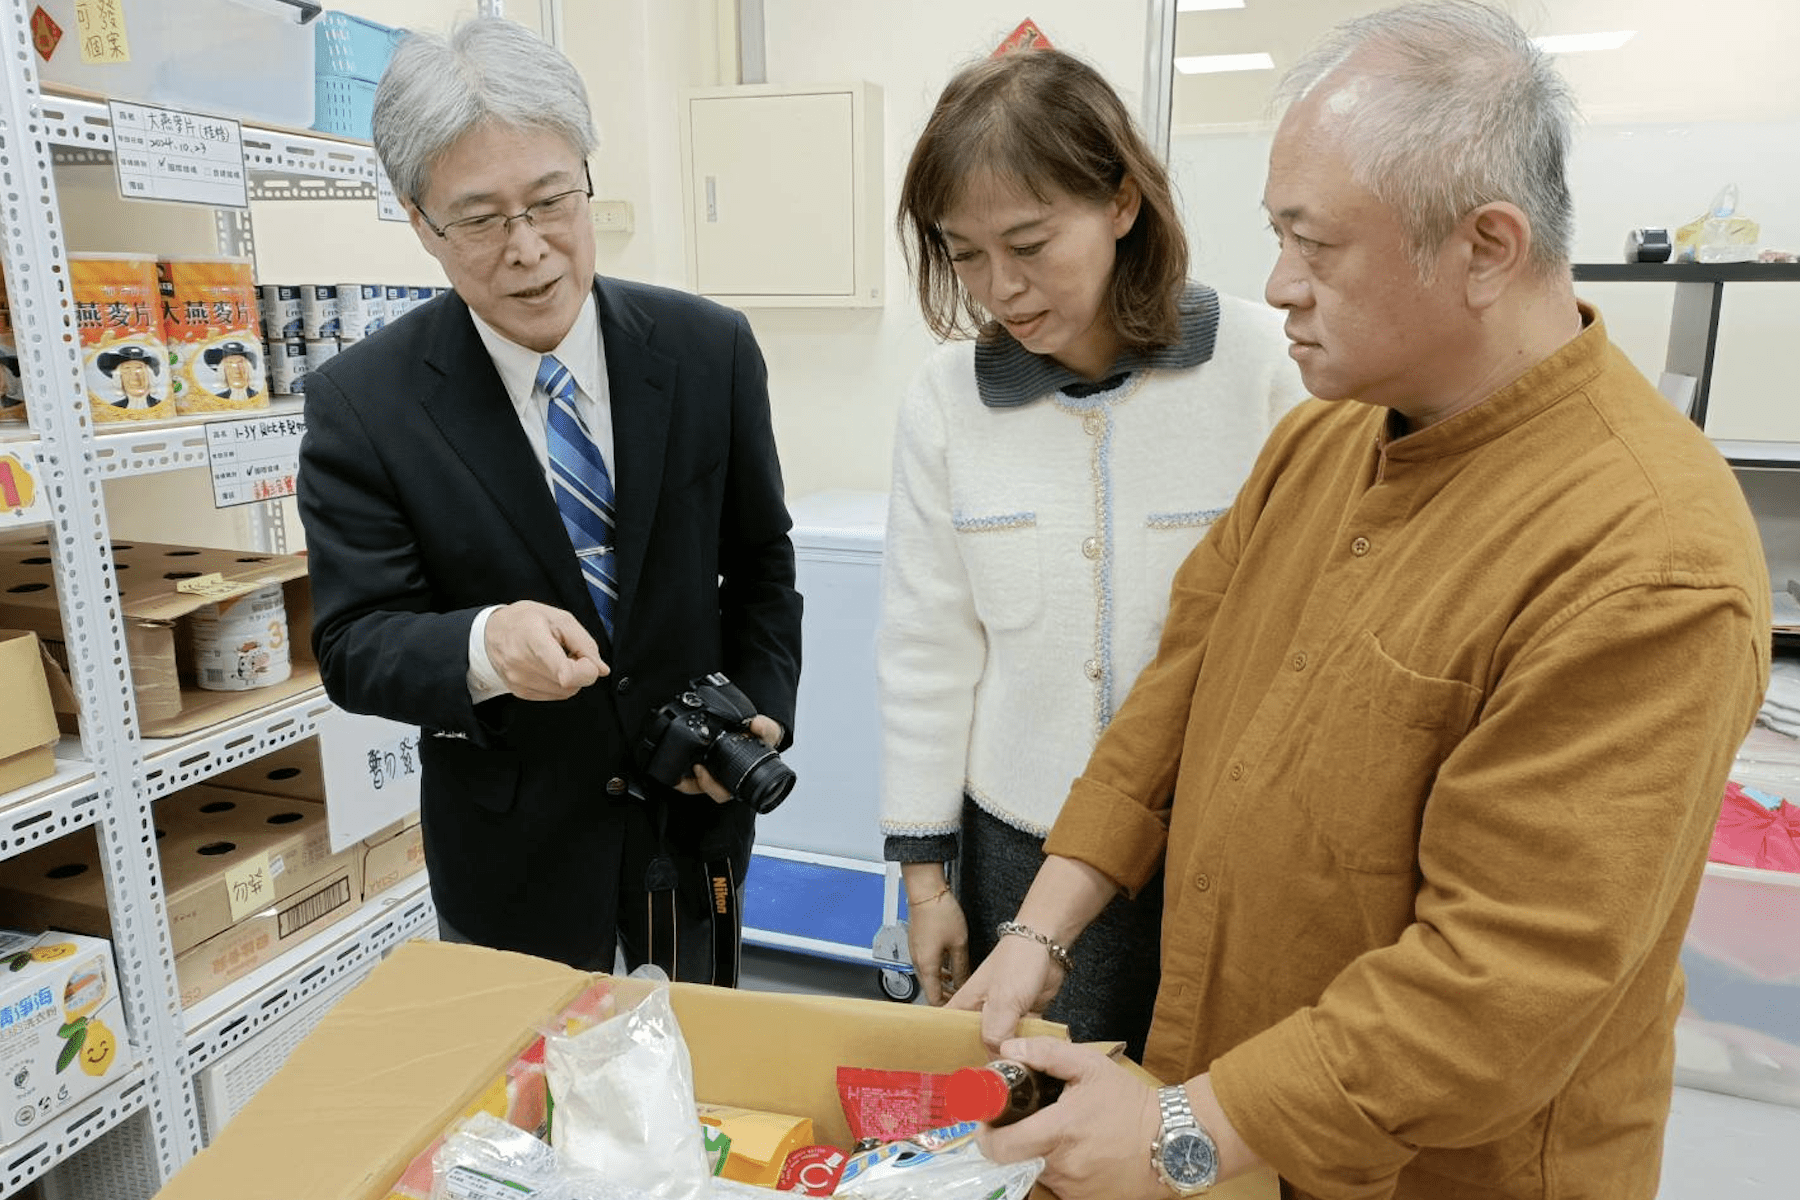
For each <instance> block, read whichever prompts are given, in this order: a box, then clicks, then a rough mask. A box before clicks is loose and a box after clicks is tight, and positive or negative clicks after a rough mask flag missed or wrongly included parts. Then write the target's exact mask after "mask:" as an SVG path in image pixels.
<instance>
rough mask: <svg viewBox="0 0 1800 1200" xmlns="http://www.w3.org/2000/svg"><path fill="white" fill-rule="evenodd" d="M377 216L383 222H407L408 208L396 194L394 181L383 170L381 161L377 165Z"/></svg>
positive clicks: (377, 161)
mask: <svg viewBox="0 0 1800 1200" xmlns="http://www.w3.org/2000/svg"><path fill="white" fill-rule="evenodd" d="M375 215H376V216H377V217H378V218H380V219H381V220H383V221H404V220H406V208H405V206H404V205H402V204H401V203H400V197H399V196H398V195H396V194H395V193H394V181H393V180H391V179H389V178H388V174H387V172H386V171H384V170H382V169H381V162H380V160H379V159H378V160H376V163H375Z"/></svg>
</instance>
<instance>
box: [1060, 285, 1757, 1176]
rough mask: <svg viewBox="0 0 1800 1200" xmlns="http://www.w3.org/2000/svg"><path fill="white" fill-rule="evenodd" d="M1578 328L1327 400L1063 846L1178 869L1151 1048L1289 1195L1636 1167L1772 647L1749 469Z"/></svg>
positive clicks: (1208, 590) (1170, 655) (1652, 1168)
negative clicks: (1409, 423)
mask: <svg viewBox="0 0 1800 1200" xmlns="http://www.w3.org/2000/svg"><path fill="white" fill-rule="evenodd" d="M1582 311H1583V317H1584V319H1585V321H1586V328H1585V329H1584V331H1583V332H1582V333H1581V334H1580V335H1578V336H1577V337H1576V338H1575V339H1574V340H1572V341H1571V342H1569V343H1568V344H1567V345H1565V346H1564V347H1562V348H1561V349H1560V350H1558V351H1557V352H1556V353H1555V354H1553V355H1552V356H1551V357H1549V358H1548V359H1546V360H1544V361H1543V362H1541V363H1539V364H1538V365H1537V366H1535V367H1534V368H1532V369H1531V370H1530V371H1528V372H1527V373H1526V374H1525V375H1524V376H1522V377H1521V378H1520V379H1518V380H1517V381H1515V382H1514V383H1512V384H1511V385H1509V386H1507V387H1506V388H1504V389H1502V390H1501V391H1499V392H1497V393H1495V394H1494V395H1492V396H1490V397H1488V398H1487V399H1486V400H1484V401H1483V402H1482V403H1480V404H1478V405H1476V406H1475V407H1473V408H1471V409H1468V410H1466V411H1464V412H1462V413H1459V414H1457V415H1456V416H1454V417H1451V418H1449V419H1447V420H1445V421H1442V422H1440V423H1438V424H1436V425H1433V426H1431V427H1429V428H1426V429H1423V430H1420V431H1418V432H1416V433H1412V434H1410V435H1409V436H1404V437H1398V438H1390V436H1389V424H1388V422H1389V419H1390V414H1389V412H1388V410H1387V409H1385V408H1376V407H1371V406H1365V405H1362V404H1358V403H1354V402H1350V403H1323V402H1319V401H1311V402H1308V403H1307V404H1304V405H1302V406H1301V407H1300V408H1298V409H1296V410H1295V411H1294V412H1293V413H1292V414H1290V416H1289V417H1288V418H1287V419H1286V420H1285V421H1283V423H1282V424H1281V426H1280V427H1278V428H1277V430H1276V431H1275V433H1274V435H1273V436H1272V437H1271V439H1270V441H1269V443H1268V445H1267V446H1266V447H1265V448H1264V450H1263V453H1262V455H1261V458H1260V459H1259V461H1258V464H1257V466H1256V468H1255V471H1254V473H1253V474H1252V475H1251V477H1250V479H1249V480H1248V482H1247V483H1246V484H1245V485H1244V488H1243V490H1242V492H1241V493H1240V494H1239V497H1238V499H1237V501H1236V503H1235V504H1234V505H1233V506H1232V509H1231V511H1230V513H1229V514H1227V516H1226V517H1224V518H1223V519H1221V520H1220V521H1219V522H1218V523H1217V524H1216V525H1215V526H1214V527H1213V529H1212V530H1211V531H1210V532H1209V534H1208V535H1207V537H1206V539H1205V540H1204V541H1203V542H1202V543H1201V544H1200V545H1199V546H1198V547H1196V548H1195V550H1194V552H1193V554H1192V555H1191V556H1190V557H1189V559H1188V560H1187V562H1186V563H1185V564H1184V565H1183V566H1182V567H1181V569H1180V571H1179V572H1178V574H1177V575H1176V578H1175V584H1174V589H1173V599H1172V608H1171V611H1170V614H1169V617H1168V622H1167V625H1166V627H1165V630H1164V633H1163V636H1162V640H1161V643H1160V647H1159V650H1158V653H1157V656H1156V658H1155V660H1154V661H1153V662H1152V663H1151V664H1150V666H1149V667H1147V668H1146V669H1145V670H1144V672H1143V673H1142V674H1141V675H1140V676H1139V679H1138V681H1137V684H1136V685H1135V687H1134V689H1133V690H1132V692H1131V694H1130V696H1129V697H1128V698H1127V699H1126V701H1125V703H1124V704H1123V706H1122V707H1121V709H1120V711H1119V713H1118V715H1117V716H1116V717H1115V719H1114V721H1113V723H1112V725H1111V727H1110V728H1109V729H1108V730H1107V732H1106V734H1105V735H1104V736H1103V737H1102V738H1101V740H1100V742H1099V744H1098V745H1097V747H1096V748H1095V751H1094V755H1093V757H1092V759H1091V760H1090V762H1089V763H1088V766H1087V769H1086V772H1085V773H1084V774H1083V775H1082V776H1081V777H1080V778H1079V779H1077V780H1076V782H1075V784H1074V786H1073V788H1072V790H1071V793H1070V796H1069V799H1068V802H1067V804H1066V805H1065V807H1064V808H1063V810H1062V814H1061V816H1060V817H1059V819H1058V820H1057V822H1056V825H1055V827H1054V828H1053V829H1052V831H1051V835H1050V838H1049V841H1048V842H1047V844H1046V847H1045V848H1046V850H1047V851H1049V852H1050V853H1053V854H1061V855H1066V856H1069V857H1072V858H1076V859H1079V860H1082V861H1084V862H1087V863H1089V864H1091V865H1093V866H1095V867H1097V868H1098V869H1100V870H1101V871H1103V872H1104V873H1106V874H1107V875H1108V876H1109V877H1111V878H1112V879H1113V880H1115V881H1116V882H1117V883H1119V884H1120V885H1121V886H1123V887H1125V888H1126V889H1128V890H1133V891H1135V890H1136V889H1137V888H1138V887H1139V886H1141V885H1142V884H1144V883H1145V882H1146V881H1148V879H1149V878H1150V877H1151V875H1152V874H1153V873H1154V871H1155V870H1156V868H1157V867H1158V866H1159V865H1163V864H1164V863H1165V861H1166V866H1167V871H1168V875H1167V881H1166V888H1167V892H1166V901H1165V912H1164V925H1163V953H1162V972H1163V983H1162V988H1161V991H1160V992H1159V994H1158V998H1157V1007H1156V1017H1155V1022H1154V1024H1153V1026H1152V1028H1151V1033H1150V1044H1149V1048H1148V1051H1147V1055H1146V1066H1148V1067H1149V1069H1150V1070H1151V1071H1152V1072H1154V1073H1155V1074H1156V1075H1158V1076H1159V1077H1161V1078H1163V1079H1167V1080H1176V1079H1186V1078H1191V1077H1192V1076H1194V1075H1197V1074H1199V1073H1201V1072H1203V1071H1206V1070H1208V1069H1210V1070H1211V1071H1212V1075H1213V1081H1214V1086H1215V1088H1216V1089H1217V1092H1218V1096H1219V1100H1220V1103H1221V1104H1222V1105H1223V1107H1224V1109H1225V1112H1226V1114H1227V1115H1228V1116H1229V1117H1230V1119H1231V1121H1232V1122H1233V1124H1234V1125H1236V1126H1237V1128H1238V1129H1239V1131H1240V1132H1241V1133H1242V1134H1243V1136H1244V1137H1245V1139H1246V1140H1247V1141H1248V1142H1249V1143H1250V1145H1251V1147H1252V1148H1254V1149H1255V1150H1256V1151H1257V1152H1258V1153H1259V1154H1261V1155H1262V1156H1263V1157H1264V1158H1265V1159H1267V1160H1268V1161H1269V1162H1270V1163H1271V1164H1272V1165H1273V1166H1274V1167H1275V1169H1276V1170H1277V1171H1278V1172H1279V1173H1280V1174H1281V1175H1282V1177H1283V1178H1284V1179H1285V1180H1287V1181H1288V1190H1289V1191H1290V1193H1291V1194H1295V1195H1302V1196H1305V1195H1313V1196H1319V1197H1334V1198H1335V1197H1345V1198H1348V1197H1358V1198H1360V1197H1386V1196H1397V1197H1405V1198H1411V1197H1427V1196H1429V1197H1434V1198H1440V1197H1468V1198H1481V1200H1488V1198H1493V1200H1500V1198H1505V1200H1515V1198H1524V1197H1533V1198H1536V1197H1557V1196H1608V1197H1635V1196H1641V1197H1645V1198H1649V1197H1651V1196H1653V1195H1654V1194H1655V1191H1656V1179H1657V1174H1658V1167H1659V1162H1660V1156H1661V1150H1662V1133H1663V1126H1664V1123H1665V1121H1666V1119H1667V1114H1668V1106H1669V1097H1670V1087H1671V1075H1672V1062H1673V1028H1674V1023H1675V1018H1676V1015H1677V1013H1678V1012H1679V1010H1680V1008H1681V996H1682V981H1681V975H1680V970H1679V966H1678V962H1677V954H1678V951H1679V949H1680V945H1681V939H1682V934H1683V931H1684V929H1685V928H1686V925H1687V920H1688V916H1689V913H1690V911H1691V909H1692V906H1693V901H1694V894H1695V891H1696V889H1697V887H1698V883H1699V877H1700V873H1701V870H1702V868H1703V865H1704V859H1705V854H1706V846H1707V842H1708V838H1709V835H1710V832H1711V828H1712V824H1713V821H1714V819H1715V816H1716V814H1717V811H1718V807H1719V799H1720V795H1721V793H1722V790H1723V787H1724V784H1725V780H1726V774H1727V771H1728V769H1729V765H1730V762H1731V759H1732V754H1733V752H1734V750H1735V749H1736V748H1737V746H1738V744H1739V743H1740V741H1741V740H1742V738H1743V736H1744V734H1745V732H1746V731H1747V730H1748V728H1749V726H1750V723H1751V720H1752V717H1753V716H1754V714H1755V712H1756V708H1757V704H1758V703H1759V701H1760V697H1761V694H1762V691H1763V688H1764V686H1765V685H1766V683H1767V678H1768V668H1769V640H1770V639H1769V630H1770V617H1769V590H1768V588H1769V585H1768V575H1767V571H1766V568H1765V567H1764V565H1763V560H1762V553H1761V548H1760V544H1759V541H1758V537H1757V531H1756V528H1755V525H1754V523H1753V521H1752V519H1751V517H1750V514H1749V512H1748V510H1747V508H1746V506H1745V504H1744V501H1743V497H1742V494H1741V492H1740V491H1739V489H1738V487H1737V484H1736V482H1735V480H1734V479H1733V478H1732V475H1731V472H1730V469H1729V468H1728V467H1727V466H1726V464H1725V463H1724V461H1723V460H1722V459H1721V458H1720V457H1719V455H1718V454H1717V452H1716V451H1715V450H1714V449H1713V447H1712V446H1711V445H1710V444H1709V443H1708V442H1707V440H1706V438H1705V436H1704V435H1703V434H1701V433H1700V432H1699V431H1698V430H1697V429H1695V428H1694V427H1693V426H1692V425H1691V424H1690V423H1689V422H1687V421H1686V420H1685V419H1683V418H1682V417H1681V416H1680V414H1678V413H1677V412H1676V411H1675V410H1674V409H1673V408H1672V407H1671V406H1670V405H1669V404H1668V403H1667V401H1665V400H1663V399H1662V398H1661V397H1660V396H1659V395H1658V394H1657V393H1656V391H1655V390H1654V389H1653V388H1652V387H1651V386H1650V385H1649V383H1648V382H1646V381H1645V380H1644V378H1643V377H1642V376H1641V375H1640V374H1639V373H1638V372H1637V371H1636V370H1635V369H1634V368H1633V367H1632V366H1631V365H1630V364H1629V363H1628V362H1627V361H1626V360H1625V358H1624V356H1623V355H1622V354H1621V353H1620V352H1619V351H1618V349H1617V348H1616V347H1614V346H1613V345H1612V344H1611V343H1610V342H1609V341H1608V340H1607V337H1606V331H1605V327H1604V325H1603V324H1602V322H1601V321H1600V319H1599V317H1598V315H1597V314H1595V313H1594V312H1593V311H1592V310H1591V309H1589V308H1587V307H1586V306H1583V310H1582Z"/></svg>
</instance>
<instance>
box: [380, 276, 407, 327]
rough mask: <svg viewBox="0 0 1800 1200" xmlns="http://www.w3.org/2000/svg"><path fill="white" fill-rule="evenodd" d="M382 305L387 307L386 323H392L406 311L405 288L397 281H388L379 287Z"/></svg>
mask: <svg viewBox="0 0 1800 1200" xmlns="http://www.w3.org/2000/svg"><path fill="white" fill-rule="evenodd" d="M381 301H382V305H383V306H384V307H385V308H386V309H387V323H388V324H389V325H392V324H393V323H394V322H395V321H398V320H399V319H400V318H401V317H404V316H405V315H406V312H407V308H408V305H407V303H406V288H405V287H404V286H402V285H400V284H397V283H390V284H387V285H385V286H384V287H383V288H382V289H381Z"/></svg>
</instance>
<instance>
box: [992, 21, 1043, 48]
mask: <svg viewBox="0 0 1800 1200" xmlns="http://www.w3.org/2000/svg"><path fill="white" fill-rule="evenodd" d="M1049 49H1052V47H1051V45H1050V39H1049V38H1047V37H1045V36H1044V31H1043V30H1041V29H1039V28H1038V27H1037V22H1036V21H1033V20H1032V19H1031V18H1030V17H1026V18H1025V19H1024V20H1023V21H1020V22H1019V27H1018V28H1017V29H1015V30H1013V31H1012V32H1011V33H1009V34H1007V35H1006V40H1005V41H1003V42H1001V43H1000V44H999V45H998V46H996V47H995V48H994V52H993V53H992V54H990V55H989V56H988V57H989V58H999V57H1000V56H1001V55H1002V54H1010V53H1012V52H1013V51H1014V50H1049Z"/></svg>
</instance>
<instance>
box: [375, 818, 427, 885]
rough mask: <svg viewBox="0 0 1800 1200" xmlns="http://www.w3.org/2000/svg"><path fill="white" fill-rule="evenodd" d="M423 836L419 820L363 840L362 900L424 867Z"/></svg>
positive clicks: (387, 829) (403, 823) (392, 827)
mask: <svg viewBox="0 0 1800 1200" xmlns="http://www.w3.org/2000/svg"><path fill="white" fill-rule="evenodd" d="M424 835H425V831H424V830H423V829H421V828H419V823H418V821H417V820H413V821H408V822H401V823H400V824H398V825H390V826H388V827H387V828H386V829H384V830H383V831H382V832H381V833H380V834H377V835H376V836H374V837H369V838H364V839H363V841H362V843H361V847H362V852H363V899H365V900H367V899H368V898H369V897H371V896H375V895H379V894H380V893H382V892H385V891H387V890H388V889H389V888H391V887H393V886H394V885H395V884H397V883H399V882H400V881H401V880H402V879H405V878H407V877H408V876H410V875H417V874H418V873H419V872H420V871H423V870H424V869H425V836H424Z"/></svg>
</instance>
